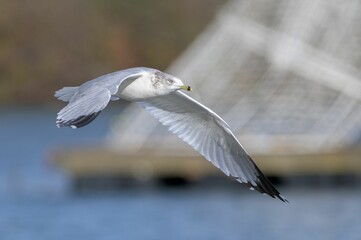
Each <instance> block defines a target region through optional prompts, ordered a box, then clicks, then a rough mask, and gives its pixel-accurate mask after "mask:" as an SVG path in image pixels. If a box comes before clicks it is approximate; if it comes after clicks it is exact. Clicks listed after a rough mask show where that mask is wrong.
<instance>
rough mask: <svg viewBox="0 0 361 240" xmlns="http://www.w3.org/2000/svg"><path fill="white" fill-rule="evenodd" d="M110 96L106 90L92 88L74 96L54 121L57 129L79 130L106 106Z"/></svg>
mask: <svg viewBox="0 0 361 240" xmlns="http://www.w3.org/2000/svg"><path fill="white" fill-rule="evenodd" d="M110 97H111V94H110V92H109V90H108V89H106V88H99V87H98V86H93V87H90V88H88V89H86V91H83V92H82V93H78V94H77V95H76V96H74V99H72V100H71V101H70V102H69V104H68V105H67V106H66V107H65V108H63V109H62V110H61V111H60V112H59V113H58V117H57V119H56V125H57V126H58V127H64V126H69V127H72V128H79V127H83V126H85V125H87V124H88V123H90V122H91V121H93V120H94V119H95V118H96V117H97V116H98V115H99V113H100V112H101V111H102V110H103V109H104V108H105V107H106V106H107V105H108V103H109V101H110Z"/></svg>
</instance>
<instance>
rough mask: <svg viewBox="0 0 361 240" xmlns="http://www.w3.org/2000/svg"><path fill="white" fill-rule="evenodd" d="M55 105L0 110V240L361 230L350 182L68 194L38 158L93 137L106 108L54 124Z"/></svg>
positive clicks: (312, 234)
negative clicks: (275, 191)
mask: <svg viewBox="0 0 361 240" xmlns="http://www.w3.org/2000/svg"><path fill="white" fill-rule="evenodd" d="M115 112H116V111H115ZM55 113H56V112H55V110H53V109H15V110H9V109H5V110H3V111H1V116H0V133H1V136H0V180H1V182H0V240H3V239H4V240H8V239H11V240H29V239H36V240H42V239H44V240H45V239H46V240H57V239H59V240H60V239H61V240H63V239H86V240H93V239H94V240H97V239H102V240H107V239H109V240H110V239H126V240H127V239H130V240H131V239H154V240H158V239H167V240H168V239H174V240H178V239H179V240H181V239H192V240H193V239H197V240H203V239H205V240H212V239H214V240H217V239H222V240H228V239H229V240H233V239H234V240H236V239H237V240H239V239H277V240H282V239H302V240H304V239H337V240H339V239H355V240H359V239H361V191H360V190H361V189H360V187H357V185H355V186H354V187H349V188H347V187H338V188H333V187H331V186H328V187H318V188H306V187H303V188H300V187H299V186H293V185H289V186H285V187H281V188H280V191H281V192H282V193H283V195H285V196H287V198H288V199H289V200H290V203H289V204H285V203H282V202H281V201H277V200H274V199H271V198H269V197H266V196H263V195H261V194H257V193H255V192H251V191H249V190H247V189H245V188H242V187H238V186H237V185H235V184H233V183H230V184H229V185H227V184H225V185H219V187H210V186H207V185H204V186H203V185H198V186H195V187H190V188H181V189H169V188H163V189H162V188H161V189H159V188H154V187H149V188H147V187H141V188H137V189H124V190H120V191H118V192H116V193H98V194H95V193H94V194H83V195H76V194H73V193H72V192H71V191H70V189H69V179H68V178H67V176H66V174H65V173H63V172H61V171H60V170H58V169H56V168H54V167H52V166H51V165H50V164H49V163H48V161H47V157H48V156H49V154H50V153H51V149H54V148H56V147H58V146H62V145H64V144H65V145H68V144H69V145H71V144H91V143H96V142H99V141H101V139H102V138H103V137H104V136H105V134H106V132H107V125H108V123H109V121H111V118H112V116H113V114H114V111H110V112H106V113H105V114H102V115H101V116H100V118H99V119H97V121H96V122H94V123H93V124H92V125H91V126H89V127H87V128H83V129H79V130H76V131H74V130H71V129H57V128H56V127H55V126H54V117H55Z"/></svg>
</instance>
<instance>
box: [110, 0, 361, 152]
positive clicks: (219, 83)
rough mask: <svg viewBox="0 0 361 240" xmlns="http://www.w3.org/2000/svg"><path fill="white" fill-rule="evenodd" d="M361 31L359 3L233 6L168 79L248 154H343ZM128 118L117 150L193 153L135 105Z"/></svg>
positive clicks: (354, 124)
mask: <svg viewBox="0 0 361 240" xmlns="http://www.w3.org/2000/svg"><path fill="white" fill-rule="evenodd" d="M360 22H361V6H360V1H358V0H349V1H344V2H342V3H340V1H337V0H303V1H287V0H282V1H280V0H273V1H261V0H253V1H239V0H234V1H230V2H229V3H228V4H227V5H226V6H225V7H224V8H223V9H222V10H221V11H220V13H219V14H218V15H217V16H216V18H215V20H214V21H213V22H212V23H211V24H210V25H209V26H208V27H207V29H206V30H205V31H204V32H203V33H202V34H201V35H200V36H199V37H198V38H197V39H196V41H195V42H194V43H193V44H191V46H190V47H189V48H188V49H187V50H186V51H185V52H184V54H182V56H180V57H179V58H178V59H177V60H176V61H175V62H174V63H173V64H172V66H171V67H170V68H169V71H168V72H170V73H172V74H174V75H176V76H178V77H180V78H181V79H182V80H183V81H184V82H185V83H186V84H189V85H191V86H192V87H193V89H194V92H193V93H191V94H189V95H190V96H192V97H193V98H195V99H196V100H199V101H201V102H202V103H203V104H205V105H207V106H208V107H210V108H211V109H213V110H214V111H215V112H217V113H218V114H219V115H220V116H222V117H223V118H224V119H225V120H226V121H227V122H228V123H229V125H230V126H231V127H232V129H233V130H234V132H235V134H236V136H237V138H238V139H239V140H240V142H241V143H242V144H243V145H244V146H245V148H246V149H247V150H248V151H249V152H251V153H258V154H272V153H305V152H323V151H328V150H333V149H337V148H344V147H346V146H349V145H351V144H354V143H355V142H357V141H359V140H360V136H361V71H360V70H359V69H360V68H361V28H360ZM126 113H127V114H129V115H130V116H131V119H132V120H130V118H125V116H126V115H125V114H122V115H121V116H120V117H119V119H118V121H116V122H115V123H114V125H113V127H112V131H111V133H110V134H109V138H110V139H111V140H112V141H111V142H112V145H113V146H114V149H117V150H119V151H122V152H124V151H125V150H128V151H138V152H142V151H147V152H149V151H154V153H156V154H162V153H165V151H171V152H168V153H167V154H169V153H172V154H193V153H194V152H193V151H190V148H188V147H187V146H186V145H185V144H182V143H181V141H180V140H178V139H177V138H176V137H175V136H173V135H172V134H170V133H168V131H167V130H166V129H165V128H164V127H163V126H161V125H160V124H158V123H157V122H156V120H154V119H153V118H152V117H151V116H149V115H148V114H147V113H146V112H145V111H144V110H142V109H140V107H138V106H136V104H134V105H132V106H131V107H129V108H128V109H126ZM164 145H166V146H167V147H164ZM166 149H167V150H166ZM194 154H195V153H194Z"/></svg>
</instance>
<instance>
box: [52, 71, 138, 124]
mask: <svg viewBox="0 0 361 240" xmlns="http://www.w3.org/2000/svg"><path fill="white" fill-rule="evenodd" d="M143 74H144V68H131V69H127V70H123V71H118V72H114V73H110V74H107V75H104V76H101V77H99V78H97V79H94V80H91V81H88V82H85V83H84V84H82V85H80V86H79V87H65V88H62V89H60V90H59V91H57V92H56V93H55V97H57V98H59V99H60V100H63V101H69V104H68V105H67V106H66V107H64V108H63V109H62V110H61V111H60V112H59V113H58V116H57V119H56V125H57V126H58V127H65V126H66V127H71V128H80V127H83V126H85V125H87V124H89V123H90V122H92V121H93V120H94V119H95V118H96V117H97V116H98V115H99V113H100V112H101V111H102V110H103V109H104V108H105V107H106V106H107V105H108V103H109V101H110V100H113V99H114V100H115V99H117V98H115V97H112V95H113V94H115V93H116V92H117V91H118V88H119V86H120V84H121V83H122V82H124V81H125V80H132V79H133V80H134V79H136V78H138V77H140V76H142V75H143Z"/></svg>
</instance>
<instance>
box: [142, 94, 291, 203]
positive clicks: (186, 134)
mask: <svg viewBox="0 0 361 240" xmlns="http://www.w3.org/2000/svg"><path fill="white" fill-rule="evenodd" d="M140 104H141V106H142V107H144V109H145V110H147V111H148V112H149V113H151V114H152V115H153V116H154V117H155V118H156V119H158V120H159V121H160V122H161V123H162V124H163V125H165V126H167V127H168V129H169V130H170V131H171V132H173V133H174V134H176V135H177V136H178V137H179V138H181V139H182V140H183V141H185V142H186V143H188V144H189V145H190V146H192V147H193V148H194V149H195V150H196V151H197V152H199V153H200V154H202V155H203V156H204V157H205V158H206V159H207V160H208V161H210V162H212V163H213V164H214V165H215V166H216V167H217V168H219V169H221V170H222V171H223V172H224V173H225V174H226V175H227V176H231V177H233V178H235V179H236V180H237V181H239V182H241V183H243V184H245V185H247V186H248V187H249V188H251V189H256V190H258V191H259V192H261V193H266V194H268V195H270V196H271V197H273V198H275V197H276V198H279V199H280V200H282V201H284V202H286V201H287V200H286V199H285V198H284V197H282V195H280V193H279V192H278V191H277V190H276V189H275V187H274V186H273V185H272V184H271V183H270V181H269V180H268V179H267V178H266V177H265V176H264V175H263V174H262V172H261V171H260V170H259V168H258V167H257V166H256V164H255V163H254V162H253V161H252V159H251V157H250V156H249V155H248V154H247V153H246V152H245V150H244V149H243V147H242V146H241V144H240V143H239V142H238V140H237V139H236V138H235V136H234V134H233V133H232V132H231V129H230V127H229V126H228V124H227V123H226V122H225V121H224V120H223V119H222V118H220V117H219V116H218V115H217V114H216V113H214V112H213V111H212V110H210V109H209V108H207V107H206V106H204V105H202V104H200V103H198V102H197V101H196V100H194V99H192V98H191V97H189V96H187V95H186V94H184V93H182V92H180V91H176V92H174V93H172V94H169V95H165V96H161V97H156V98H152V99H149V100H147V101H143V102H140Z"/></svg>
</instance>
